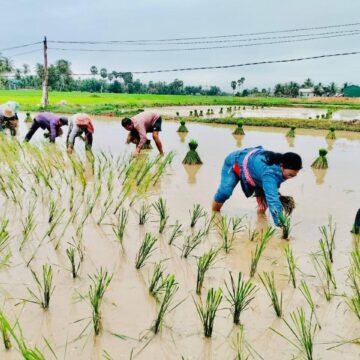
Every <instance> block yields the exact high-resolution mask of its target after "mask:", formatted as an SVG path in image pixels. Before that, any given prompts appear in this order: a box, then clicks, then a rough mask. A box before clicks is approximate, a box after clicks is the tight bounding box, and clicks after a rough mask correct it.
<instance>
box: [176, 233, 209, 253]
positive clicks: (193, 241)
mask: <svg viewBox="0 0 360 360" xmlns="http://www.w3.org/2000/svg"><path fill="white" fill-rule="evenodd" d="M203 237H204V233H203V231H201V230H199V231H198V232H196V233H195V234H192V235H188V236H187V237H186V239H185V242H184V244H183V247H182V252H181V256H182V257H184V258H185V259H186V258H187V257H188V256H189V255H190V254H191V253H192V252H193V250H194V249H195V248H196V247H197V246H198V245H200V243H201V241H202V239H203Z"/></svg>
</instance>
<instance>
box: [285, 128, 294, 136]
mask: <svg viewBox="0 0 360 360" xmlns="http://www.w3.org/2000/svg"><path fill="white" fill-rule="evenodd" d="M295 130H296V127H295V126H291V127H290V129H289V131H288V132H287V133H286V135H285V136H286V137H291V138H293V137H295Z"/></svg>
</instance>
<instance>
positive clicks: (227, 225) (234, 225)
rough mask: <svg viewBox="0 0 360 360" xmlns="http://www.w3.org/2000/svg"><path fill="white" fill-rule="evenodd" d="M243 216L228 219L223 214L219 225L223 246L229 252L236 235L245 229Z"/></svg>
mask: <svg viewBox="0 0 360 360" xmlns="http://www.w3.org/2000/svg"><path fill="white" fill-rule="evenodd" d="M242 222H243V218H239V217H233V218H230V219H228V218H227V217H226V216H223V217H222V218H221V220H220V223H219V225H218V227H219V232H220V234H221V237H222V240H223V248H224V250H225V252H226V253H227V254H228V253H229V252H230V250H231V248H232V245H233V242H234V239H235V235H236V234H237V233H239V232H240V231H241V230H242V229H243V227H244V226H243V224H242Z"/></svg>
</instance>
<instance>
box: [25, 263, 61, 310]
mask: <svg viewBox="0 0 360 360" xmlns="http://www.w3.org/2000/svg"><path fill="white" fill-rule="evenodd" d="M42 270H43V271H42V280H40V279H39V277H38V275H37V274H36V272H35V271H33V270H31V273H32V275H33V277H34V280H35V283H36V287H37V290H38V294H35V293H34V292H33V291H32V290H31V289H29V288H28V289H27V290H28V292H29V294H30V295H31V297H32V300H28V301H29V302H33V303H35V304H39V305H41V307H42V308H43V309H48V308H49V305H50V299H51V296H52V294H53V292H54V289H55V287H53V285H52V283H53V271H52V267H51V265H48V264H44V265H43V267H42Z"/></svg>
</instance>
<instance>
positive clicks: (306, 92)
mask: <svg viewBox="0 0 360 360" xmlns="http://www.w3.org/2000/svg"><path fill="white" fill-rule="evenodd" d="M314 96H315V93H314V88H309V89H299V97H303V98H309V97H314Z"/></svg>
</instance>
